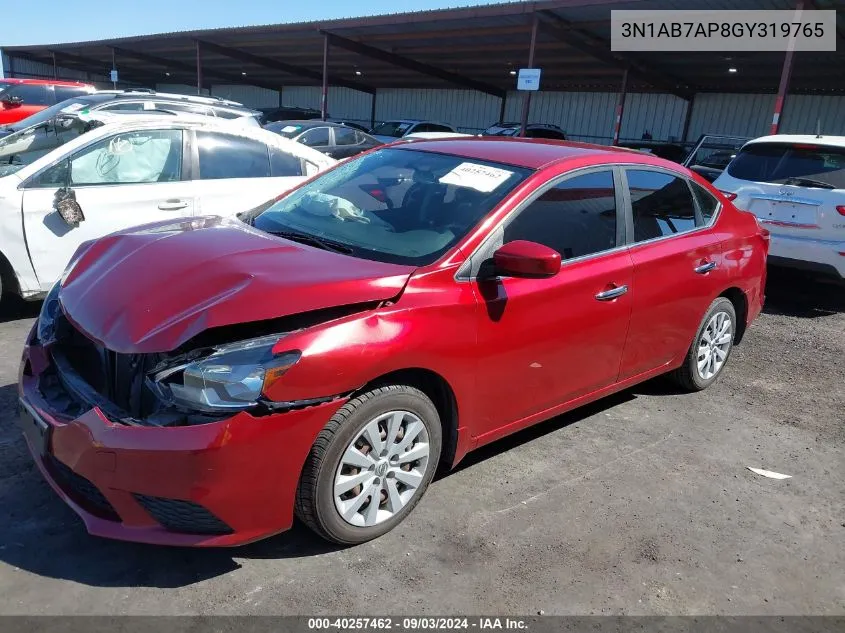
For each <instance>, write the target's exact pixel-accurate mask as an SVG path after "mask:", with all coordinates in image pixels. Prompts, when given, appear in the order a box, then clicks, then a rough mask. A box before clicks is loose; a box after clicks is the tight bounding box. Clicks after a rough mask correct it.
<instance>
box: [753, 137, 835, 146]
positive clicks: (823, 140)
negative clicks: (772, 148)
mask: <svg viewBox="0 0 845 633" xmlns="http://www.w3.org/2000/svg"><path fill="white" fill-rule="evenodd" d="M752 143H754V144H755V145H756V144H757V143H801V144H807V145H830V146H831V147H845V136H832V135H827V134H823V135H821V136H817V135H815V134H772V135H770V136H761V137H760V138H755V139H752V140H750V141H748V143H746V145H751V144H752Z"/></svg>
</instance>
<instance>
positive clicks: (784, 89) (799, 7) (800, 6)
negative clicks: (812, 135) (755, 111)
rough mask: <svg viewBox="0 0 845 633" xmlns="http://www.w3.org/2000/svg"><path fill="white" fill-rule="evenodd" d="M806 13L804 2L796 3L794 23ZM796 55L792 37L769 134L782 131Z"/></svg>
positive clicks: (787, 50)
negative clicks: (793, 60)
mask: <svg viewBox="0 0 845 633" xmlns="http://www.w3.org/2000/svg"><path fill="white" fill-rule="evenodd" d="M803 11H804V0H798V2H796V3H795V17H794V18H793V21H794V22H798V21H799V20H800V19H801V13H802V12H803ZM794 55H795V38H794V37H790V38H789V43H788V44H787V46H786V55H785V56H784V58H783V68H782V69H781V73H780V83H779V84H778V96H777V99H775V111H774V114H772V127H771V128H770V129H769V134H777V133H778V130H779V129H780V117H781V115H782V114H783V105H784V102H785V101H786V94H787V93H788V92H789V80H790V79H791V78H792V58H793V56H794Z"/></svg>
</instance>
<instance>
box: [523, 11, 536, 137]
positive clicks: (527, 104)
mask: <svg viewBox="0 0 845 633" xmlns="http://www.w3.org/2000/svg"><path fill="white" fill-rule="evenodd" d="M539 23H540V20H539V19H538V17H537V14H536V13H534V15H533V16H532V18H531V45H530V46H529V47H528V67H529V68H534V47H535V46H536V45H537V25H538V24H539ZM531 94H532V91H530V90H529V91H527V92H526V93H525V94H524V95H523V96H522V118H521V119H520V125H519V135H520V136H525V126H526V125H528V112H529V111H530V110H531Z"/></svg>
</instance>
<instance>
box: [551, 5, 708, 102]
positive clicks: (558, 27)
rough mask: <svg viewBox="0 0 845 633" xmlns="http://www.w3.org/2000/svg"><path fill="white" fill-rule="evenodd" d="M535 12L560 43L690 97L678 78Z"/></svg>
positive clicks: (568, 24)
mask: <svg viewBox="0 0 845 633" xmlns="http://www.w3.org/2000/svg"><path fill="white" fill-rule="evenodd" d="M537 16H538V17H539V19H540V20H541V22H542V23H543V25H544V26H545V27H546V32H548V33H549V34H550V35H552V36H553V37H555V38H556V39H558V40H560V41H561V42H563V43H564V44H568V45H569V46H571V47H572V48H576V49H578V50H580V51H581V52H582V53H586V54H588V55H590V56H592V57H594V58H596V59H598V60H599V61H601V62H604V63H605V64H608V65H610V66H615V67H616V68H619V69H620V70H627V71H628V72H630V74H631V76H632V77H636V78H638V79H641V80H643V81H645V82H647V83H648V84H650V85H652V86H654V87H655V88H659V89H661V90H665V91H666V92H668V93H669V94H673V95H676V96H678V97H681V98H682V99H686V100H687V101H689V99H690V98H691V97H692V91H690V90H689V89H688V88H687V87H686V86H685V85H684V82H682V81H681V80H680V79H677V78H675V77H672V76H671V75H667V74H666V73H660V72H656V71H653V70H647V69H645V68H643V67H641V66H640V65H639V64H636V63H634V62H632V61H630V60H627V59H624V58H622V57H620V56H618V55H616V54H615V53H613V52H611V50H610V45H609V43H607V42H604V41H603V40H601V41H600V40H599V39H598V38H596V37H595V36H594V35H592V34H589V33H584V32H581V31H579V30H578V28H577V24H575V23H573V22H570V21H569V20H565V19H563V18H561V17H560V16H558V15H555V14H554V13H548V12H546V11H538V12H537Z"/></svg>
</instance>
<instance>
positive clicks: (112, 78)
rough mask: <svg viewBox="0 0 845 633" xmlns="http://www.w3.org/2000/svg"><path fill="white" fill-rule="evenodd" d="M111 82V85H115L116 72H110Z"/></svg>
mask: <svg viewBox="0 0 845 633" xmlns="http://www.w3.org/2000/svg"><path fill="white" fill-rule="evenodd" d="M111 82H112V83H113V84H116V83H117V71H116V70H114V69H113V70H112V71H111Z"/></svg>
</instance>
